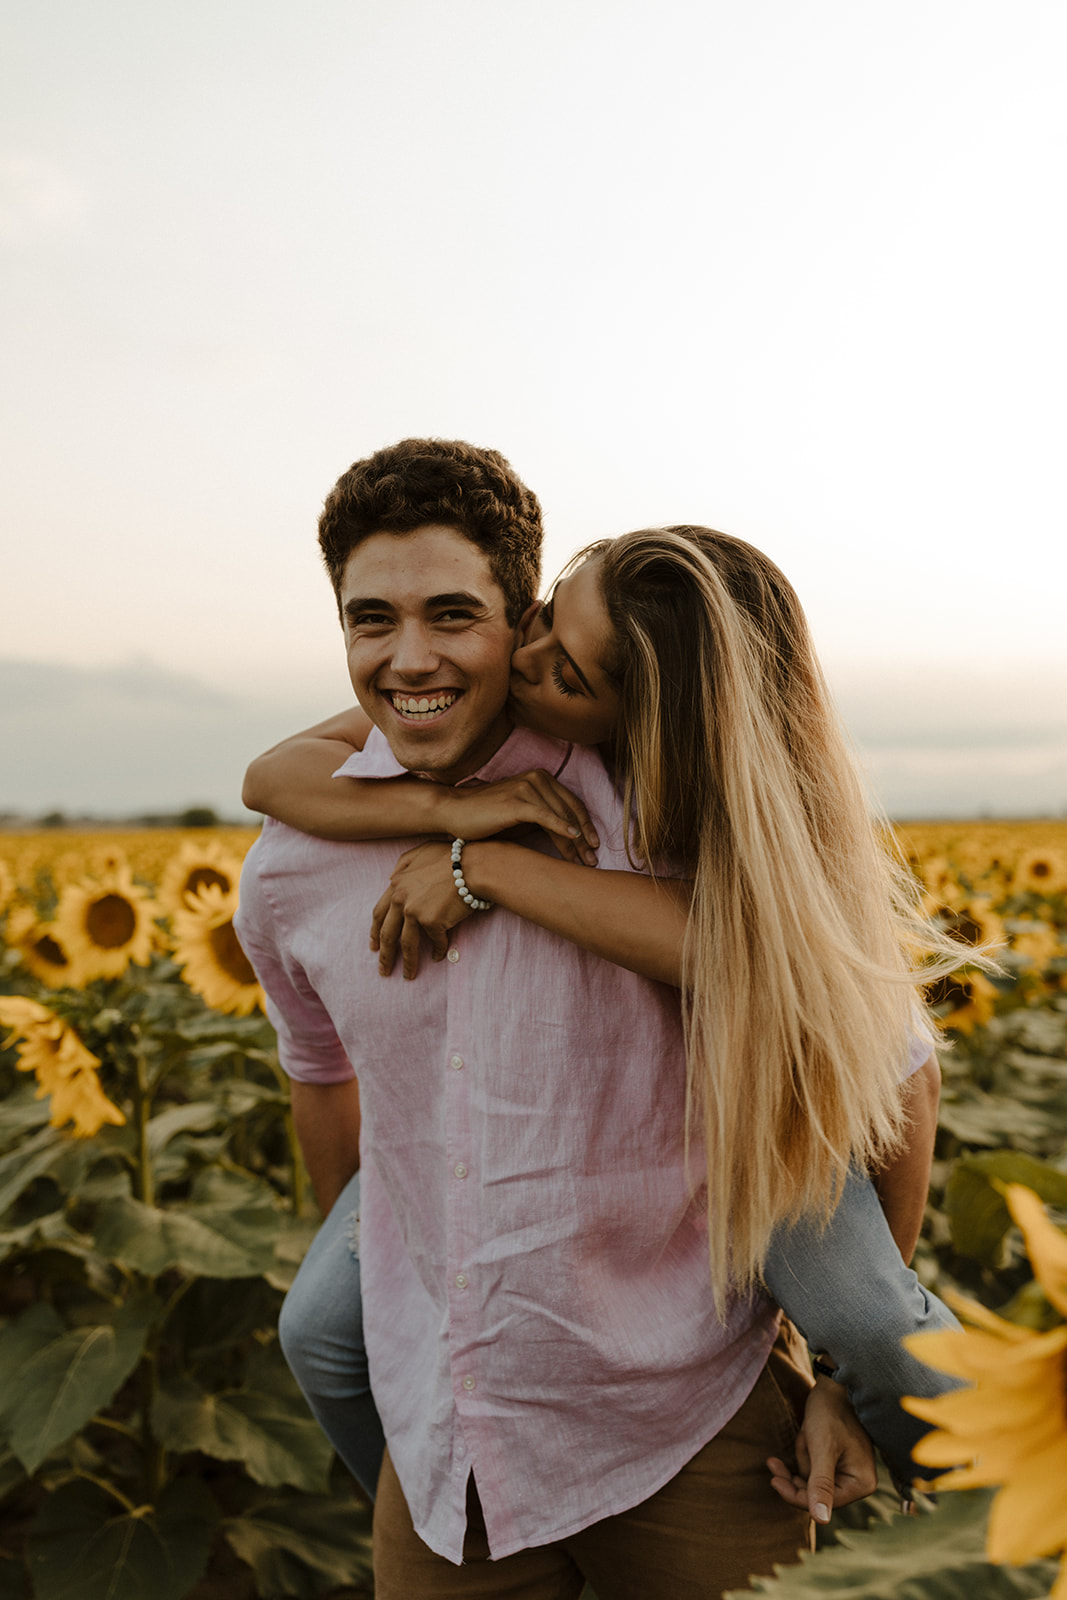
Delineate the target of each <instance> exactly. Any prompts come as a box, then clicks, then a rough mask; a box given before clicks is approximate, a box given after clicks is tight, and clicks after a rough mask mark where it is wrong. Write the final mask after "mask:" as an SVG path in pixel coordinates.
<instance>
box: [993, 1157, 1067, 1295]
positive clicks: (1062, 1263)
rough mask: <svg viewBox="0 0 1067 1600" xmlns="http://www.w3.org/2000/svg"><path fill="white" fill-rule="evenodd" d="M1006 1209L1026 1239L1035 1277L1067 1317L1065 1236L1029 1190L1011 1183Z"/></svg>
mask: <svg viewBox="0 0 1067 1600" xmlns="http://www.w3.org/2000/svg"><path fill="white" fill-rule="evenodd" d="M1006 1195H1007V1201H1008V1209H1009V1211H1010V1212H1011V1214H1012V1216H1013V1217H1014V1218H1015V1221H1016V1222H1017V1223H1018V1224H1019V1227H1020V1228H1021V1229H1022V1231H1023V1238H1024V1239H1025V1240H1026V1253H1027V1255H1028V1256H1029V1257H1030V1263H1031V1265H1032V1267H1033V1269H1034V1272H1035V1273H1036V1275H1037V1278H1038V1280H1039V1282H1040V1284H1041V1287H1042V1288H1043V1289H1044V1291H1045V1293H1046V1294H1047V1295H1048V1297H1049V1299H1050V1300H1051V1302H1052V1304H1053V1305H1054V1306H1055V1307H1056V1310H1057V1311H1059V1312H1060V1313H1061V1315H1063V1316H1065V1317H1067V1238H1064V1236H1063V1234H1062V1233H1061V1232H1060V1230H1059V1229H1058V1228H1057V1227H1056V1226H1055V1225H1054V1224H1053V1223H1051V1222H1050V1221H1049V1218H1048V1213H1047V1212H1046V1210H1045V1208H1044V1206H1043V1205H1042V1204H1041V1201H1040V1200H1039V1199H1038V1197H1037V1195H1036V1194H1035V1193H1034V1192H1033V1190H1032V1189H1025V1188H1024V1187H1023V1186H1022V1184H1021V1183H1011V1184H1009V1185H1008V1188H1007V1191H1006Z"/></svg>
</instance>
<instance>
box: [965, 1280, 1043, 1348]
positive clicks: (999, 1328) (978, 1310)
mask: <svg viewBox="0 0 1067 1600" xmlns="http://www.w3.org/2000/svg"><path fill="white" fill-rule="evenodd" d="M945 1302H946V1304H947V1305H950V1306H951V1307H952V1309H953V1311H955V1312H956V1313H957V1314H958V1315H959V1316H961V1317H962V1318H963V1319H964V1320H965V1321H966V1322H970V1323H972V1324H973V1325H974V1326H975V1327H977V1328H984V1329H986V1330H988V1332H990V1333H996V1334H999V1336H1000V1337H1001V1338H1002V1339H1007V1340H1025V1339H1027V1338H1028V1337H1029V1333H1028V1330H1027V1329H1025V1328H1020V1327H1019V1325H1018V1323H1015V1322H1007V1321H1005V1319H1004V1318H1003V1317H998V1316H997V1314H996V1312H995V1311H987V1310H986V1308H985V1306H983V1305H979V1303H978V1301H977V1300H969V1299H968V1298H967V1296H966V1295H965V1294H958V1293H957V1291H956V1290H955V1289H946V1290H945Z"/></svg>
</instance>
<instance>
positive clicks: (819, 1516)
mask: <svg viewBox="0 0 1067 1600" xmlns="http://www.w3.org/2000/svg"><path fill="white" fill-rule="evenodd" d="M815 1520H816V1522H829V1520H830V1511H829V1507H828V1506H824V1505H817V1506H816V1507H815Z"/></svg>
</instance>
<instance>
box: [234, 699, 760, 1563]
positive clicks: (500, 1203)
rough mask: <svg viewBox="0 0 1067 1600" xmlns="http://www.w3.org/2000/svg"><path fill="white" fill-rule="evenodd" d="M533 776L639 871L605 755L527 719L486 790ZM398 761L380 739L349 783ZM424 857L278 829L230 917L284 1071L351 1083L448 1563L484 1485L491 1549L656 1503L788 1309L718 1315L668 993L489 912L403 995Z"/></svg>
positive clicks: (414, 1434)
mask: <svg viewBox="0 0 1067 1600" xmlns="http://www.w3.org/2000/svg"><path fill="white" fill-rule="evenodd" d="M531 767H544V768H546V769H547V770H548V771H550V772H552V773H554V774H555V775H556V776H557V777H559V778H560V779H561V780H562V781H563V782H564V783H565V784H567V785H568V786H569V787H570V788H571V789H572V790H574V792H575V793H577V794H579V795H581V797H582V799H583V800H584V801H585V803H586V805H587V806H588V808H589V811H590V813H591V815H592V817H593V820H594V822H595V824H596V827H597V831H598V832H599V835H600V838H601V841H602V843H601V848H600V851H599V859H600V864H601V866H603V867H608V868H616V869H619V870H622V871H626V870H628V863H627V860H626V852H625V845H624V838H623V819H622V814H621V807H620V803H619V798H618V796H617V794H616V792H615V790H614V788H613V786H612V784H611V782H610V780H609V778H608V775H607V773H606V772H605V770H604V767H603V765H602V764H601V762H600V759H599V757H598V756H597V755H596V753H595V752H594V751H592V750H589V749H583V748H581V747H580V746H576V745H574V746H572V745H567V744H562V743H560V742H558V741H556V740H550V739H545V738H542V737H541V736H539V735H537V734H533V733H530V732H527V731H524V730H520V731H518V732H516V733H514V734H512V736H511V737H510V739H508V741H507V742H506V743H505V745H504V746H503V747H502V748H501V749H500V750H499V751H498V752H497V754H496V755H495V756H494V757H493V759H492V760H491V761H490V762H489V763H488V765H487V766H486V767H484V768H483V769H482V771H481V772H480V773H479V774H478V777H479V778H480V779H482V780H484V781H486V782H491V781H492V780H494V779H496V778H503V777H507V776H509V775H512V774H514V773H518V772H523V771H526V770H527V769H528V768H531ZM400 770H401V769H400V768H399V767H398V766H397V764H396V762H395V760H394V759H393V757H392V755H391V753H390V751H389V749H388V746H387V744H386V743H385V740H384V739H383V738H382V736H381V735H380V734H378V733H377V732H376V733H374V734H372V736H371V738H370V739H369V740H368V743H367V748H366V750H365V751H364V752H362V754H360V755H357V756H354V757H353V758H352V759H351V760H350V761H349V762H346V764H345V767H344V768H343V769H342V771H344V772H347V773H351V774H352V775H353V776H361V777H383V778H385V777H393V776H395V775H397V774H398V773H399V772H400ZM538 837H541V836H538ZM412 842H414V841H412V840H407V839H394V840H389V841H384V842H383V841H375V842H372V843H364V844H358V845H349V844H336V843H330V842H326V841H323V840H319V839H311V838H307V837H305V836H304V835H302V834H299V833H296V832H294V831H293V830H292V829H290V828H287V827H285V826H283V825H282V824H280V823H277V822H271V821H268V822H267V823H266V825H265V827H264V830H263V835H262V838H261V839H260V840H259V841H258V842H257V844H256V845H255V846H254V847H253V849H252V850H251V851H250V853H249V855H248V858H247V861H246V863H245V869H244V874H243V876H242V879H241V909H240V914H239V918H238V927H239V932H240V937H241V942H242V944H243V945H244V948H245V950H246V951H247V953H248V955H249V958H250V959H251V961H252V963H253V965H254V966H255V968H256V971H257V973H258V975H259V977H260V980H261V981H262V983H263V986H264V988H265V990H266V992H267V995H268V997H269V998H268V1009H269V1012H270V1016H271V1020H272V1021H273V1022H274V1024H275V1027H276V1028H277V1030H278V1039H279V1046H280V1050H281V1059H282V1062H283V1065H284V1066H285V1069H286V1071H287V1072H288V1073H289V1074H290V1076H292V1077H294V1078H298V1079H300V1080H301V1081H303V1082H307V1083H335V1082H339V1081H342V1080H344V1079H347V1078H348V1077H350V1075H351V1074H352V1072H353V1071H355V1073H356V1075H357V1077H358V1079H359V1086H360V1100H361V1106H362V1113H363V1131H362V1136H361V1146H362V1152H361V1153H362V1173H363V1175H362V1181H361V1193H362V1204H361V1211H362V1218H361V1230H360V1232H361V1269H362V1280H363V1295H364V1305H363V1319H364V1329H365V1333H366V1340H367V1349H368V1355H369V1360H370V1370H371V1379H372V1384H373V1389H374V1395H375V1399H376V1401H377V1403H378V1408H379V1410H380V1412H381V1415H382V1419H383V1422H384V1426H385V1432H386V1437H387V1439H388V1441H389V1450H390V1454H391V1456H392V1458H393V1461H394V1464H395V1466H396V1470H397V1472H398V1474H399V1477H400V1482H401V1484H402V1486H403V1489H404V1493H405V1496H406V1497H407V1501H408V1505H409V1507H410V1509H411V1514H412V1517H413V1519H414V1523H415V1527H416V1529H417V1530H418V1532H419V1534H420V1535H421V1537H422V1538H423V1539H424V1540H425V1542H426V1543H427V1544H428V1545H429V1546H430V1547H431V1549H433V1550H435V1551H437V1552H438V1553H439V1554H441V1555H443V1556H445V1557H447V1558H448V1559H449V1560H452V1561H456V1562H458V1561H459V1560H460V1558H461V1555H462V1549H463V1535H464V1529H465V1524H466V1515H465V1496H466V1484H467V1479H468V1477H469V1475H470V1473H471V1472H472V1471H473V1473H474V1476H475V1480H476V1482H477V1485H478V1493H479V1496H480V1498H481V1502H482V1506H483V1509H484V1512H485V1521H486V1528H487V1530H488V1535H489V1546H490V1550H491V1552H492V1554H493V1556H494V1557H500V1556H505V1555H508V1554H510V1553H511V1552H512V1551H515V1550H518V1549H522V1548H524V1547H526V1546H529V1545H538V1544H545V1543H547V1542H548V1541H550V1540H553V1539H560V1538H565V1537H567V1536H568V1535H569V1534H572V1533H574V1532H576V1531H578V1530H579V1529H581V1528H584V1527H587V1526H589V1524H591V1523H593V1522H596V1521H599V1520H600V1519H601V1518H603V1517H607V1516H611V1515H613V1514H615V1513H617V1512H620V1511H623V1510H626V1509H627V1508H629V1507H631V1506H634V1505H637V1504H639V1503H640V1502H641V1501H642V1500H644V1499H646V1498H647V1497H648V1496H649V1495H651V1494H653V1493H654V1492H655V1491H656V1490H657V1489H659V1488H660V1487H662V1485H663V1484H664V1483H666V1482H667V1481H668V1480H669V1479H670V1478H672V1477H673V1476H674V1475H675V1473H677V1472H678V1471H679V1470H680V1469H681V1468H682V1466H684V1464H685V1463H686V1462H687V1461H688V1460H689V1459H690V1457H691V1456H693V1455H694V1454H695V1453H696V1452H697V1451H698V1450H699V1449H700V1448H701V1447H702V1446H703V1445H704V1444H706V1443H707V1441H708V1440H709V1439H710V1438H712V1437H713V1435H714V1434H716V1433H717V1432H718V1431H719V1429H720V1428H722V1427H723V1426H724V1424H725V1423H726V1422H727V1421H728V1420H729V1419H730V1417H731V1416H732V1415H733V1414H734V1412H736V1411H737V1409H738V1408H739V1406H740V1405H741V1403H742V1402H743V1401H744V1399H745V1398H746V1396H747V1395H748V1393H749V1391H750V1390H751V1388H752V1386H753V1384H754V1383H755V1381H756V1379H757V1377H758V1376H759V1373H760V1371H761V1370H762V1368H763V1365H764V1363H765V1360H766V1357H767V1352H768V1350H769V1348H770V1345H771V1343H772V1342H773V1339H774V1334H775V1327H776V1313H775V1310H774V1308H773V1307H772V1306H771V1305H770V1302H769V1301H767V1300H766V1299H765V1298H763V1297H762V1296H758V1297H756V1298H755V1299H754V1300H753V1301H751V1302H746V1303H734V1304H731V1305H730V1306H728V1307H727V1308H726V1311H727V1314H726V1320H725V1323H720V1322H719V1321H718V1320H717V1318H716V1316H715V1312H714V1308H713V1305H712V1298H711V1291H710V1287H709V1274H708V1260H707V1234H706V1229H705V1227H704V1222H703V1214H702V1206H701V1204H700V1203H694V1201H693V1199H692V1189H693V1186H694V1185H698V1184H699V1183H700V1179H701V1176H702V1174H701V1171H700V1165H699V1159H698V1158H696V1157H694V1161H693V1164H692V1170H691V1171H690V1173H689V1174H688V1175H687V1173H686V1170H685V1163H684V1158H683V1148H682V1111H683V1099H684V1082H685V1070H684V1056H683V1049H682V1035H681V1026H680V1017H679V1005H678V996H677V993H676V992H675V991H674V990H673V989H670V988H668V987H666V986H664V985H661V984H657V983H653V982H651V981H649V980H647V979H645V978H640V977H637V976H636V975H635V974H634V973H631V972H627V971H624V970H623V968H621V967H616V966H613V965H612V964H611V963H610V962H608V961H604V960H601V959H600V958H598V957H596V956H593V955H589V954H588V953H586V952H585V951H583V950H579V949H577V948H576V947H575V946H573V945H570V944H567V943H566V942H565V941H564V940H562V939H559V938H557V937H555V936H554V935H552V934H550V933H546V932H545V931H544V930H543V929H541V928H537V927H534V926H533V925H532V924H530V923H525V922H523V921H522V920H521V919H520V918H518V917H516V916H512V915H511V914H510V913H508V912H506V911H504V910H502V909H500V908H499V907H498V908H497V909H495V910H493V911H492V912H490V913H488V914H485V915H481V914H479V915H476V916H473V917H471V918H469V919H468V920H467V921H466V922H464V923H463V924H462V925H461V926H460V927H459V928H457V929H456V930H455V931H454V932H453V934H452V936H451V948H450V950H449V955H448V960H446V961H442V962H440V963H430V962H425V963H423V965H422V966H421V967H420V970H419V975H418V977H417V978H416V979H415V981H414V982H411V983H409V982H405V981H404V979H403V978H402V977H401V976H400V973H399V970H398V971H396V972H394V974H393V975H392V977H390V978H380V977H379V976H378V970H377V957H376V956H375V955H373V954H372V953H371V951H370V950H369V949H368V932H369V928H370V919H371V911H372V908H373V906H374V904H375V902H376V900H377V899H378V897H379V895H380V894H381V892H382V889H383V887H384V885H385V882H386V880H387V878H388V875H389V873H390V871H391V870H392V867H393V866H394V864H395V862H396V858H397V855H398V853H399V851H400V850H402V849H404V848H406V847H407V846H408V845H409V844H411V843H412ZM545 847H546V848H547V845H546V846H545Z"/></svg>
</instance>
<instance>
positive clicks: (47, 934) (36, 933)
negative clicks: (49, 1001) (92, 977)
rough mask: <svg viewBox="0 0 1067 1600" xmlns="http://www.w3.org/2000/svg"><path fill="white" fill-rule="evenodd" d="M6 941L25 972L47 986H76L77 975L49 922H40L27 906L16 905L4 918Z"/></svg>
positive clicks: (54, 987) (53, 987)
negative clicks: (6, 917)
mask: <svg viewBox="0 0 1067 1600" xmlns="http://www.w3.org/2000/svg"><path fill="white" fill-rule="evenodd" d="M7 942H8V945H9V946H10V947H11V949H12V950H16V951H17V952H18V956H19V960H20V961H21V962H22V965H23V966H24V967H25V968H26V970H27V971H28V972H32V973H33V976H34V977H35V978H38V979H39V980H40V981H41V983H46V984H47V985H48V987H49V988H50V989H58V988H61V987H64V986H65V987H67V988H72V989H73V988H77V987H78V985H79V983H80V981H81V980H80V977H79V974H78V971H77V969H76V967H75V966H74V963H73V962H72V961H71V959H70V957H69V956H68V955H67V952H66V951H65V950H64V949H63V946H62V945H61V944H60V942H59V940H58V939H57V938H56V935H55V929H54V928H53V926H52V924H51V923H50V922H41V921H40V919H39V918H38V916H37V915H36V913H35V912H34V911H31V910H30V908H29V906H16V907H15V909H14V910H13V911H12V912H11V914H10V915H9V917H8V919H7Z"/></svg>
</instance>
